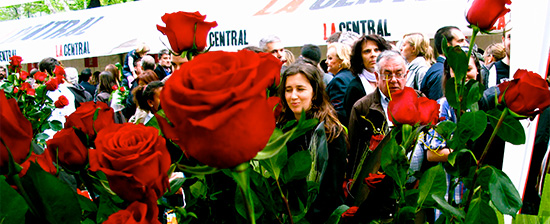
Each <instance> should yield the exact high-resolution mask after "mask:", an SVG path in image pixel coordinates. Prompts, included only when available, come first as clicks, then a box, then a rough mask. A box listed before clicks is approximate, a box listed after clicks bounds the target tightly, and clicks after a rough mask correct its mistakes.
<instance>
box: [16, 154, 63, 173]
mask: <svg viewBox="0 0 550 224" xmlns="http://www.w3.org/2000/svg"><path fill="white" fill-rule="evenodd" d="M49 153H50V152H49V150H48V149H46V150H45V151H44V152H43V153H42V154H40V155H37V154H35V153H34V152H32V153H31V156H30V157H29V158H28V159H27V160H26V161H25V162H23V163H22V164H21V166H22V167H23V170H21V173H19V177H23V176H25V174H27V171H28V170H29V167H30V166H31V162H33V163H37V164H38V165H39V166H40V167H41V168H42V169H43V170H44V171H46V172H48V173H50V174H53V175H55V174H56V173H57V167H55V165H54V164H53V160H52V157H50V154H49Z"/></svg>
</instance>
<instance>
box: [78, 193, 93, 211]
mask: <svg viewBox="0 0 550 224" xmlns="http://www.w3.org/2000/svg"><path fill="white" fill-rule="evenodd" d="M77 199H78V204H80V207H81V208H82V210H83V211H88V212H95V211H97V206H96V205H95V203H94V202H93V201H92V200H90V199H89V198H87V197H84V196H82V195H78V196H77Z"/></svg>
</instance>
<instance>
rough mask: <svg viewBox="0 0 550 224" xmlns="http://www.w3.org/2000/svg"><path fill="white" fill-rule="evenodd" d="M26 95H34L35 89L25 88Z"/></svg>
mask: <svg viewBox="0 0 550 224" xmlns="http://www.w3.org/2000/svg"><path fill="white" fill-rule="evenodd" d="M27 95H29V96H34V95H36V90H35V89H33V88H29V89H27Z"/></svg>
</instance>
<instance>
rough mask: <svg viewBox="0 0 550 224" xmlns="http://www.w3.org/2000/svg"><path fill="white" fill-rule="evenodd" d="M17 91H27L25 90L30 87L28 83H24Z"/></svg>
mask: <svg viewBox="0 0 550 224" xmlns="http://www.w3.org/2000/svg"><path fill="white" fill-rule="evenodd" d="M19 89H21V90H23V91H27V89H32V86H31V84H30V83H28V82H24V83H21V87H19Z"/></svg>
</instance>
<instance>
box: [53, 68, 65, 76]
mask: <svg viewBox="0 0 550 224" xmlns="http://www.w3.org/2000/svg"><path fill="white" fill-rule="evenodd" d="M53 74H54V75H55V77H59V76H61V77H64V76H65V69H63V67H61V66H59V65H56V66H55V68H54V70H53Z"/></svg>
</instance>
